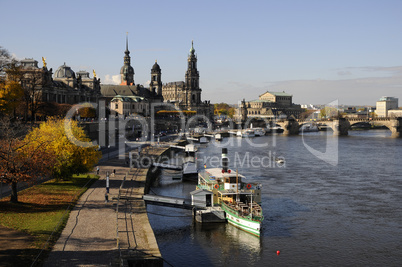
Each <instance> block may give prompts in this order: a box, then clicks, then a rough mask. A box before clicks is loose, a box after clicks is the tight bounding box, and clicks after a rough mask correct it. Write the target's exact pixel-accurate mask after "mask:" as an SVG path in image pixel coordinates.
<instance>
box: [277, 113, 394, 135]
mask: <svg viewBox="0 0 402 267" xmlns="http://www.w3.org/2000/svg"><path fill="white" fill-rule="evenodd" d="M361 122H365V123H370V124H376V125H382V126H385V127H387V128H388V129H389V130H390V131H391V137H393V138H398V137H402V134H401V133H402V118H401V117H399V118H374V119H350V118H340V119H335V120H321V121H315V123H320V124H322V125H326V126H328V127H331V129H332V130H333V132H334V135H348V131H349V129H350V127H351V126H352V125H354V124H356V123H361ZM307 123H311V121H303V120H292V119H290V120H288V119H285V120H279V121H276V124H278V125H280V126H281V127H282V128H283V129H284V131H283V134H284V135H296V134H299V129H300V127H301V126H302V125H303V124H307Z"/></svg>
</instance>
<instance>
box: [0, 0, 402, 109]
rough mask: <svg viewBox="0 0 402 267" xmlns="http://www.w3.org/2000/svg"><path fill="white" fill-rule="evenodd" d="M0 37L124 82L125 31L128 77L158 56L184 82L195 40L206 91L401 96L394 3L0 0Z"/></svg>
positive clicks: (309, 97) (14, 46) (145, 78)
mask: <svg viewBox="0 0 402 267" xmlns="http://www.w3.org/2000/svg"><path fill="white" fill-rule="evenodd" d="M0 14H1V15H0V17H1V18H2V19H1V21H2V24H3V25H2V26H1V27H0V46H2V47H3V48H6V49H7V50H8V51H9V52H10V53H11V54H13V55H14V56H15V57H16V58H17V59H24V58H34V59H35V60H37V61H38V62H39V66H40V67H41V66H42V59H41V58H42V57H46V62H47V66H48V68H52V69H53V72H55V71H56V70H57V68H58V67H59V66H61V65H63V64H64V62H65V63H66V64H67V65H68V66H70V67H71V68H72V69H73V70H74V71H75V72H78V71H80V70H86V71H88V72H89V73H90V76H91V77H93V74H92V70H95V71H96V74H97V77H98V78H100V79H101V83H102V84H111V83H116V82H119V81H120V77H119V73H120V68H121V67H122V66H123V57H124V50H125V46H126V33H127V32H128V40H129V50H130V56H131V65H132V66H133V68H134V71H135V76H134V81H135V83H136V84H144V85H145V86H146V85H147V83H148V82H149V80H150V72H151V68H152V65H153V64H154V63H155V60H157V62H158V64H159V65H160V67H161V69H162V82H163V83H167V82H173V81H183V80H184V77H185V72H186V69H187V56H188V53H189V49H190V48H191V41H192V40H193V41H194V48H195V52H196V54H197V57H198V71H199V74H200V87H201V89H202V100H210V101H211V103H220V102H226V103H230V104H236V103H238V101H240V100H242V99H246V100H254V99H258V96H259V95H261V94H263V93H264V92H266V91H280V92H282V91H285V92H286V93H289V94H292V95H293V102H294V103H297V104H327V103H330V102H332V101H336V100H337V101H338V103H339V104H343V105H371V106H375V102H376V101H377V100H378V99H379V98H380V97H381V96H393V97H397V98H399V99H400V101H402V34H401V32H402V17H401V14H402V1H399V0H395V1H392V0H377V1H372V0H337V1H329V0H328V1H326V0H315V1H314V0H303V1H300V0H293V1H291V0H275V1H274V0H272V1H270V0H265V1H253V0H250V1H244V0H243V1H237V0H231V1H226V0H221V1H220V0H214V1H209V0H203V1H188V0H187V1H176V0H170V1H166V0H165V1H156V0H147V1H137V0H134V1H133V0H131V1H119V0H114V1H104V0H98V1H95V0H70V1H45V0H43V1H32V0H30V1H19V0H0Z"/></svg>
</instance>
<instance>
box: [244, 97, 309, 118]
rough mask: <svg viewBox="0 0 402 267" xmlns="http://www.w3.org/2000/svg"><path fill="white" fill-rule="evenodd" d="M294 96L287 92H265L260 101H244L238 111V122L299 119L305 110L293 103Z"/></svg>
mask: <svg viewBox="0 0 402 267" xmlns="http://www.w3.org/2000/svg"><path fill="white" fill-rule="evenodd" d="M292 97H293V96H292V95H291V94H287V93H285V92H269V91H267V92H265V93H263V94H262V95H260V96H259V99H257V100H252V101H244V100H243V101H242V103H241V105H240V106H239V108H238V111H237V120H238V121H243V122H244V121H245V120H246V117H261V118H269V119H279V118H289V117H291V116H293V117H295V118H298V117H299V115H300V113H302V112H303V109H302V108H301V106H300V105H297V104H293V103H292Z"/></svg>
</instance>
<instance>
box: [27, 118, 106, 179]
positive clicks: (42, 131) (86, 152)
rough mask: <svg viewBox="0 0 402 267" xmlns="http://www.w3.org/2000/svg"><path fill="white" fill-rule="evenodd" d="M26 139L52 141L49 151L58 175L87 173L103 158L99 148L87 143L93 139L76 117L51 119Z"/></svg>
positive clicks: (53, 168)
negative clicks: (52, 156)
mask: <svg viewBox="0 0 402 267" xmlns="http://www.w3.org/2000/svg"><path fill="white" fill-rule="evenodd" d="M38 137H39V138H38ZM25 140H26V141H27V142H32V143H34V144H35V143H40V142H47V143H50V145H49V151H51V153H52V154H53V155H54V159H55V163H54V165H53V167H52V173H53V175H54V177H56V178H62V179H67V178H69V177H70V176H71V175H72V174H74V173H85V172H88V171H90V170H91V169H92V168H93V166H94V165H95V164H96V163H97V162H98V161H99V159H100V157H101V152H100V151H98V150H97V147H95V146H89V145H88V144H90V139H89V138H88V137H87V136H86V134H85V132H84V130H83V129H82V128H81V127H79V125H78V123H77V122H76V121H73V120H63V119H55V118H51V119H49V120H48V121H47V122H44V123H42V124H41V125H40V126H39V128H35V129H33V130H32V131H31V132H30V133H29V134H28V135H27V136H26V138H25ZM84 142H85V143H84ZM83 143H84V144H85V145H83Z"/></svg>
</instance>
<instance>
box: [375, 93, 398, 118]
mask: <svg viewBox="0 0 402 267" xmlns="http://www.w3.org/2000/svg"><path fill="white" fill-rule="evenodd" d="M392 109H398V98H396V97H388V96H383V97H381V98H380V100H379V101H377V103H376V110H375V113H376V114H377V116H378V117H388V111H389V110H392Z"/></svg>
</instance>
